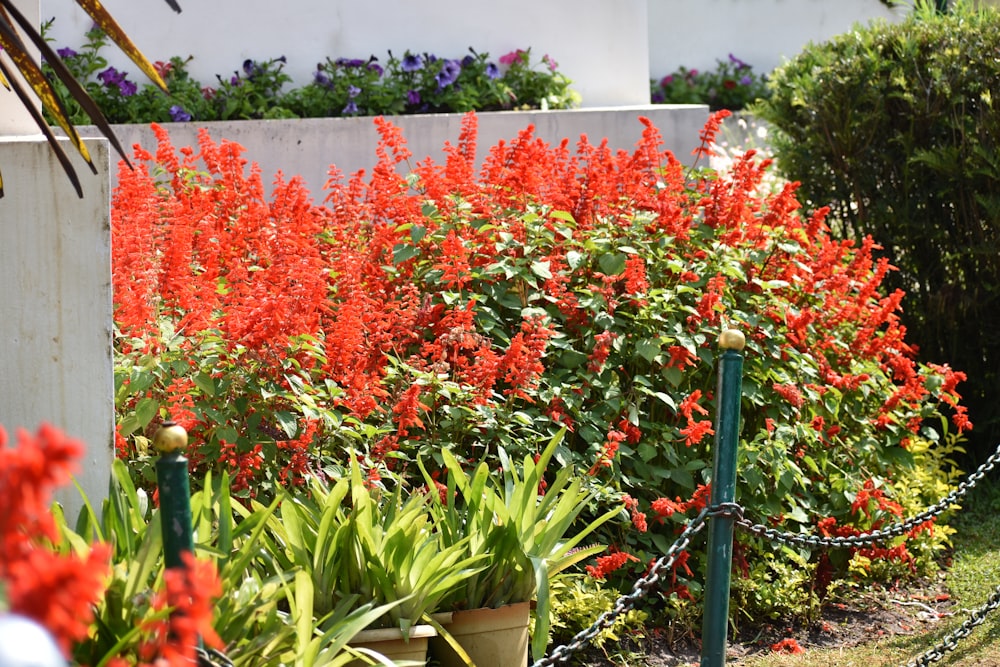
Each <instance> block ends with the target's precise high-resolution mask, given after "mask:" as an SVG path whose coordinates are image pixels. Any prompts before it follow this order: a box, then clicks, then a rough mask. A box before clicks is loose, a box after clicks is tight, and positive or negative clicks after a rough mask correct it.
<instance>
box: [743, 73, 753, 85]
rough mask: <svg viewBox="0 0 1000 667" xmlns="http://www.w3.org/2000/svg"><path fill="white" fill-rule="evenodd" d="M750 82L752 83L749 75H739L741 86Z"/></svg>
mask: <svg viewBox="0 0 1000 667" xmlns="http://www.w3.org/2000/svg"><path fill="white" fill-rule="evenodd" d="M751 83H753V79H752V78H751V77H750V76H748V75H745V76H743V77H740V85H741V86H749V85H750V84H751Z"/></svg>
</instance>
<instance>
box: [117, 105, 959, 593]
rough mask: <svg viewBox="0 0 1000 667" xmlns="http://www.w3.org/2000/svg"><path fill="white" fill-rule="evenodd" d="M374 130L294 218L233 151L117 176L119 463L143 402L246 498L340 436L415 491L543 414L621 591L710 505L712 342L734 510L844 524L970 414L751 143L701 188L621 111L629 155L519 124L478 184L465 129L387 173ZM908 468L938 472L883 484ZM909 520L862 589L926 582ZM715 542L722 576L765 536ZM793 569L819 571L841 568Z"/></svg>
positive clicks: (933, 462)
mask: <svg viewBox="0 0 1000 667" xmlns="http://www.w3.org/2000/svg"><path fill="white" fill-rule="evenodd" d="M725 113H726V112H723V113H720V114H717V115H715V116H713V117H712V119H711V120H710V122H709V124H708V125H707V126H706V128H705V130H704V133H703V135H702V139H703V143H702V146H701V147H700V148H699V149H698V151H696V152H697V153H698V155H699V156H703V155H704V154H707V153H709V152H710V149H709V148H708V146H709V145H710V144H711V142H712V141H713V139H714V136H715V134H716V132H717V131H718V129H719V124H720V122H721V120H722V118H723V117H724V116H725ZM375 123H376V124H377V126H378V128H379V131H380V133H381V137H382V139H381V142H380V144H379V147H378V149H377V153H378V156H379V162H378V165H377V166H376V167H375V168H374V169H373V171H372V173H371V174H370V175H368V176H366V175H365V174H357V175H355V176H353V177H351V178H350V179H347V180H345V179H344V178H343V177H342V175H340V174H339V172H337V170H336V169H333V170H332V173H331V178H330V181H329V182H328V184H327V195H326V199H325V202H324V205H322V206H316V205H313V204H312V203H311V202H310V199H309V198H308V194H307V193H306V192H305V191H304V189H303V187H302V185H301V183H300V181H298V180H297V179H294V178H293V179H291V180H290V181H287V182H286V181H284V179H282V178H280V177H279V178H277V179H276V180H275V183H274V185H273V190H272V194H271V195H270V196H268V195H265V189H264V185H263V182H262V179H261V175H260V173H259V170H256V169H251V170H250V172H249V174H248V173H247V172H246V170H245V161H244V160H243V158H242V157H241V154H240V153H241V149H240V147H239V146H237V145H235V144H232V143H227V142H223V143H222V144H221V145H217V144H215V143H214V142H212V140H211V139H210V137H209V136H208V134H207V133H205V132H202V133H201V135H200V141H199V145H198V147H197V148H196V149H184V150H182V151H181V153H180V155H178V154H177V151H176V150H175V149H174V148H173V147H172V146H171V145H170V144H169V138H168V136H167V135H166V133H165V132H164V131H163V130H162V129H161V128H156V132H157V136H158V138H159V142H160V143H159V147H158V149H157V151H156V153H155V155H154V154H151V153H148V152H145V151H142V150H139V151H138V152H137V155H136V157H137V162H138V163H139V164H140V165H141V166H140V167H139V168H138V169H137V170H136V171H135V172H132V171H127V170H123V171H122V172H121V175H120V180H119V188H118V190H117V192H116V194H115V200H114V207H113V216H112V224H113V233H114V234H115V239H116V241H115V244H114V281H115V300H116V308H117V310H116V315H115V319H116V323H117V326H118V329H119V331H120V336H119V337H118V338H117V340H116V378H117V391H118V394H117V400H118V406H119V423H118V448H119V454H120V455H121V456H123V457H125V458H128V459H130V460H134V461H137V462H138V463H139V464H143V463H144V462H147V461H148V454H147V446H148V440H147V436H146V432H147V429H148V428H149V427H150V425H152V424H155V423H156V421H157V420H159V419H161V418H163V417H164V416H165V415H167V414H169V415H170V416H171V417H173V418H174V419H176V420H178V421H180V422H181V423H182V424H183V425H184V426H185V427H187V428H188V430H189V432H190V433H191V434H192V454H191V457H192V461H193V467H194V468H195V470H196V471H204V470H228V471H229V472H230V473H231V475H232V476H233V479H234V487H235V486H236V483H237V480H238V481H239V484H240V488H241V489H242V492H243V493H244V494H246V495H256V496H257V497H265V496H268V495H269V494H270V491H269V489H272V488H273V486H274V485H275V484H293V485H294V484H295V483H296V482H298V481H299V480H301V479H302V478H303V476H305V475H309V474H322V473H323V472H324V471H325V470H333V469H337V468H342V467H343V465H344V462H345V461H346V460H347V453H346V452H347V450H351V451H356V452H358V453H359V455H360V456H361V458H362V459H363V461H364V464H365V466H366V469H367V474H368V479H369V482H370V483H372V484H377V483H384V484H390V483H392V482H391V480H390V479H389V476H388V475H387V474H386V473H387V472H388V471H393V472H395V473H398V474H401V475H403V476H409V477H410V479H411V480H412V481H413V483H414V484H417V485H420V486H422V485H423V482H422V480H419V478H416V477H415V476H414V465H413V463H414V461H415V460H416V458H417V457H418V456H421V457H422V458H423V459H424V460H426V461H429V462H430V461H437V462H438V463H439V464H440V462H441V455H440V449H441V448H442V447H448V448H449V449H451V450H452V451H453V452H455V453H456V454H457V455H458V456H459V457H460V458H463V459H468V460H475V461H480V460H483V461H486V462H487V463H488V464H489V465H490V466H491V467H494V468H495V467H499V466H501V465H502V461H501V460H500V458H499V457H498V454H497V452H498V451H499V448H501V447H502V448H503V450H504V451H506V452H507V453H509V454H510V455H511V456H524V455H526V454H533V453H536V448H537V447H538V443H539V442H541V440H542V438H543V437H547V436H551V434H553V433H555V432H557V431H558V430H560V429H561V428H563V427H565V428H566V429H568V432H567V436H566V438H565V440H564V441H563V444H562V445H561V446H560V448H559V449H558V450H557V454H556V457H557V459H558V460H560V461H561V462H563V463H573V464H576V465H577V466H578V468H579V469H582V470H589V471H590V475H589V476H588V478H589V483H591V484H593V485H595V486H596V487H598V488H599V489H600V491H601V494H602V495H601V498H602V501H603V502H604V503H608V502H612V503H618V504H620V505H621V506H622V509H623V512H622V521H620V522H619V523H617V524H615V526H614V527H613V528H610V529H608V528H607V525H606V526H605V529H603V534H602V535H601V536H600V539H601V540H602V541H607V542H608V543H609V544H611V545H613V547H614V549H613V551H612V554H613V555H614V558H611V557H606V558H605V559H604V560H602V561H598V562H597V563H595V564H593V565H591V568H592V571H593V572H594V573H595V575H596V576H599V577H603V578H606V579H608V580H609V581H610V580H611V579H613V578H615V577H626V578H630V577H633V576H634V575H635V574H636V573H637V572H641V571H642V570H643V569H644V568H645V567H646V564H647V563H648V562H649V560H650V558H652V557H653V556H654V555H655V554H657V553H662V551H664V550H665V549H666V547H667V546H668V545H669V544H670V542H671V541H672V540H673V536H674V534H675V532H676V530H677V527H678V525H679V524H680V523H681V522H682V521H683V520H684V518H685V515H688V514H689V513H693V512H697V511H698V510H700V509H701V508H703V507H704V506H705V504H706V502H707V500H708V492H709V486H708V483H709V481H710V479H709V475H710V465H709V459H710V454H711V451H710V445H711V436H712V435H713V429H714V424H713V419H714V415H715V405H714V391H715V370H714V358H715V350H714V345H715V340H716V338H717V336H718V333H719V331H720V330H721V329H722V328H724V327H734V328H737V329H740V330H741V331H743V332H744V333H745V334H746V336H747V349H746V361H745V364H744V368H745V377H744V383H743V415H744V424H743V426H742V442H741V448H740V462H739V480H738V489H739V500H740V502H741V503H742V504H744V506H745V507H747V509H748V512H749V513H750V514H751V516H752V517H754V518H758V519H760V520H766V521H769V522H770V523H771V524H772V525H776V526H780V527H781V528H782V529H785V530H791V531H796V532H816V531H817V530H826V531H837V530H865V529H868V528H871V527H874V526H877V525H882V523H884V522H885V521H887V520H889V519H890V518H891V517H890V516H889V515H891V514H894V513H895V507H896V505H894V504H892V503H895V504H898V505H899V506H900V507H902V508H903V510H904V511H905V512H907V513H912V511H914V510H915V509H917V508H920V509H922V508H923V506H924V505H925V504H927V503H929V502H930V501H933V500H937V496H936V495H934V494H936V492H937V491H938V490H939V487H940V486H941V485H943V486H945V487H947V481H948V477H947V472H948V464H947V461H946V460H945V459H944V458H942V457H941V456H938V455H936V454H934V453H933V452H934V450H933V449H928V447H927V443H928V442H929V439H932V438H938V437H939V436H938V435H937V433H936V432H935V431H933V430H931V429H930V428H928V424H929V425H936V424H937V423H938V422H939V421H940V416H941V415H942V414H947V415H950V416H951V418H952V421H953V424H954V426H953V431H954V433H957V434H960V433H961V432H962V431H964V430H966V429H968V428H969V427H970V424H969V423H968V420H967V418H966V415H965V410H964V407H963V406H962V405H961V404H960V403H959V398H960V397H959V394H958V392H957V384H958V382H959V381H960V380H961V379H962V375H961V374H960V373H956V372H954V371H953V370H951V369H950V368H949V367H947V366H945V365H935V364H931V365H922V364H918V363H916V362H915V361H914V359H913V355H912V350H911V349H910V348H909V346H908V345H907V344H906V342H905V331H904V330H903V328H902V327H901V326H900V325H899V321H898V310H899V303H900V300H901V298H902V293H901V292H894V293H892V294H883V293H882V292H880V289H879V287H880V284H881V281H882V279H883V278H884V276H885V275H886V273H887V272H888V271H889V270H890V267H889V265H888V263H887V262H885V261H881V260H876V259H875V258H874V257H873V250H874V247H875V246H874V243H873V242H872V241H871V240H870V239H866V240H864V241H863V242H861V243H860V244H859V245H857V246H855V245H853V244H852V243H850V242H846V241H839V242H838V241H834V240H832V239H831V238H830V236H829V234H828V230H827V227H826V224H825V222H824V215H825V213H826V211H825V210H822V209H821V210H819V211H815V212H813V213H811V214H808V215H804V214H802V213H800V211H799V208H800V207H799V204H798V202H797V201H796V199H795V189H796V184H793V183H786V184H784V186H783V187H781V188H780V189H777V190H773V191H772V190H771V189H769V188H761V187H760V185H761V181H762V179H763V178H764V177H765V174H766V173H767V167H768V163H767V161H763V162H761V161H758V160H757V159H756V157H755V154H754V153H753V151H750V152H748V153H746V154H745V155H744V156H742V158H740V159H738V160H737V161H736V162H735V163H734V164H733V165H732V168H731V169H730V171H729V172H728V173H726V174H718V173H716V172H714V171H711V170H698V169H691V168H685V166H684V165H682V164H681V163H680V162H679V161H678V160H677V158H676V157H675V156H673V155H672V154H671V153H669V152H667V151H664V150H662V148H661V140H660V136H659V133H658V132H657V130H656V129H655V128H654V127H653V126H652V125H651V124H650V123H649V122H648V121H646V120H643V123H644V124H645V130H644V133H643V138H642V140H641V141H640V142H639V143H638V145H637V147H636V149H635V151H634V152H632V153H628V152H619V153H613V152H612V151H611V150H610V149H608V148H607V146H606V145H604V144H599V145H594V144H591V143H590V142H589V141H587V139H586V138H585V137H584V138H582V139H581V140H580V142H579V144H578V145H577V146H576V148H575V150H571V149H570V147H569V144H568V142H565V141H564V142H563V143H562V144H560V145H558V146H549V145H547V144H545V143H544V142H542V141H541V140H540V139H538V138H536V137H534V136H533V133H532V129H531V128H527V129H525V130H524V131H523V132H521V133H520V134H519V135H518V136H517V137H516V138H514V139H513V140H511V141H509V142H501V143H499V144H497V145H496V146H493V147H492V148H491V149H490V150H489V152H488V154H487V155H486V157H485V159H484V160H483V163H482V167H481V169H480V170H479V171H478V172H477V169H476V167H475V165H476V159H475V154H476V117H475V115H473V114H470V115H468V116H467V117H466V119H465V121H464V127H463V131H462V133H461V136H460V137H459V141H458V144H457V145H449V146H448V147H447V150H446V152H447V159H446V160H445V162H444V163H443V164H436V163H434V162H433V161H431V160H424V161H422V162H420V163H419V165H418V166H417V168H416V169H415V170H414V171H413V172H412V173H408V174H401V173H399V172H398V171H397V167H398V166H399V165H400V164H401V163H403V162H404V161H406V160H407V159H408V158H409V157H410V155H409V152H408V150H407V149H406V146H405V142H404V140H403V137H402V136H401V133H400V131H399V130H398V128H396V127H394V126H393V125H391V124H390V123H388V122H386V121H385V120H383V119H376V120H375ZM149 162H154V163H155V169H152V170H151V169H150V168H149V167H148V166H144V165H146V164H147V163H149ZM382 478H385V479H382ZM924 479H929V480H934V481H935V483H936V484H930V485H927V486H924V485H915V484H912V483H911V482H913V481H914V480H924ZM937 483H939V484H937ZM859 499H860V500H859ZM880 503H881V504H880ZM608 525H610V524H608ZM928 527H929V526H924V527H921V529H918V530H915V531H913V533H912V534H911V535H908V536H904V537H902V538H900V539H899V540H898V541H897V542H896V543H893V544H891V545H889V551H887V552H886V553H885V554H883V555H882V558H883V561H884V562H885V563H888V564H890V565H892V564H895V568H892V569H883V570H881V571H880V572H879V574H881V575H883V576H898V575H900V574H906V573H909V572H911V571H913V569H917V570H919V569H926V568H927V567H928V566H929V565H930V562H931V557H932V556H933V554H934V550H935V549H937V548H940V547H941V545H942V543H943V541H945V540H946V532H945V531H930V530H927V529H926V528H928ZM740 539H741V540H746V542H745V543H741V544H740V545H738V546H739V550H738V555H739V558H740V560H739V561H738V562H739V563H740V567H741V568H742V569H743V570H744V571H745V572H749V571H750V569H749V567H750V566H751V565H752V564H753V563H754V562H755V561H756V560H757V559H759V558H761V554H762V553H767V552H769V549H768V548H767V547H766V546H764V545H761V544H759V543H758V542H756V541H755V540H754V539H752V538H751V539H747V538H744V537H740ZM615 554H626V555H615ZM701 558H702V556H701V555H700V552H698V551H695V550H692V551H691V552H690V553H684V554H681V557H680V558H679V559H678V562H677V567H676V569H675V572H674V573H673V574H672V576H670V577H667V578H665V581H664V582H663V584H662V586H663V588H662V590H661V591H660V592H661V603H662V604H664V605H666V606H668V607H669V608H671V609H679V608H680V607H683V605H685V604H688V601H690V600H697V599H698V597H699V588H698V586H697V584H696V583H695V582H694V581H693V579H694V578H693V577H691V573H692V572H693V571H696V570H697V567H698V566H696V563H695V562H696V561H698V560H700V559H701ZM816 559H817V561H814V562H810V564H809V565H810V567H811V568H814V571H815V572H816V577H817V583H823V582H822V581H819V579H818V577H819V576H820V572H822V576H823V577H826V578H827V579H826V581H828V578H829V577H831V576H842V575H844V574H845V573H846V571H847V569H846V568H847V566H846V564H842V563H840V564H838V563H823V564H822V566H823V567H820V564H819V562H818V559H819V556H818V555H817V556H816ZM855 562H857V561H855ZM615 567H622V569H621V570H618V571H617V572H615V571H614V568H615ZM820 588H821V587H820ZM661 603H656V604H661Z"/></svg>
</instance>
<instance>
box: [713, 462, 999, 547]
mask: <svg viewBox="0 0 1000 667" xmlns="http://www.w3.org/2000/svg"><path fill="white" fill-rule="evenodd" d="M998 462H1000V446H998V447H997V449H996V451H994V452H993V454H992V455H991V456H990V457H989V458H988V459H986V461H985V462H984V463H983V464H982V465H981V466H979V468H978V469H977V470H976V471H975V472H974V473H972V474H971V475H969V476H968V478H966V479H965V480H964V481H963V482H961V483H960V484H959V485H958V486H957V487H955V490H954V491H952V492H951V493H949V494H948V495H947V496H945V497H944V499H943V500H941V502H939V503H937V504H936V505H933V506H931V507H928V508H927V509H926V510H924V511H923V512H920V513H919V514H916V515H915V516H913V517H911V518H910V519H907V520H906V521H903V522H901V523H896V524H892V525H890V526H887V527H885V528H881V529H877V530H872V531H868V532H865V533H860V534H858V535H850V536H848V537H820V536H818V535H803V534H801V533H788V532H782V531H779V530H775V529H774V528H768V527H767V526H764V525H762V524H759V523H758V524H755V523H753V522H751V521H750V520H749V519H746V518H744V517H743V516H742V508H739V506H736V509H735V510H733V512H734V513H735V514H737V519H736V525H737V526H739V527H740V528H742V529H744V530H746V531H749V532H750V533H753V534H754V535H756V536H758V537H762V538H764V539H766V540H770V541H772V542H779V543H783V544H786V545H790V546H798V547H858V546H864V545H868V544H876V543H878V542H882V541H885V540H887V539H891V538H893V537H899V536H900V535H903V534H904V533H908V532H910V531H911V530H913V529H914V528H916V527H917V526H920V525H921V524H923V523H925V522H927V521H929V520H931V519H934V518H936V517H938V516H940V515H941V514H943V513H944V512H945V510H947V509H948V508H949V507H951V506H952V505H954V504H955V503H957V502H958V501H959V500H961V499H962V498H964V497H965V495H966V494H967V493H968V492H969V491H971V490H972V489H974V488H975V486H976V484H978V483H979V482H980V481H981V480H982V479H983V477H985V476H986V473H988V472H990V471H991V470H993V468H994V467H995V466H996V465H997V463H998Z"/></svg>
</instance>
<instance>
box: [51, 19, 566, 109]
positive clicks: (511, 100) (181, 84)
mask: <svg viewBox="0 0 1000 667" xmlns="http://www.w3.org/2000/svg"><path fill="white" fill-rule="evenodd" d="M106 44H107V37H106V35H105V34H104V33H103V32H102V31H101V30H99V29H97V28H94V29H92V30H91V31H89V32H88V33H87V41H86V43H85V44H84V45H83V46H82V47H80V49H79V50H76V49H72V48H60V49H58V51H57V53H58V55H59V57H60V58H61V59H62V60H63V62H64V63H65V64H66V66H67V67H68V68H69V70H70V72H72V73H73V75H74V76H75V77H76V78H77V80H79V81H81V82H84V87H85V88H86V90H87V92H88V93H89V94H90V96H91V97H92V98H94V100H95V101H96V102H97V104H98V106H99V107H100V108H101V110H102V111H103V112H104V114H105V116H107V118H108V120H109V121H110V122H112V123H150V122H160V123H163V122H188V121H192V120H198V121H211V120H234V119H251V118H325V117H333V116H374V115H382V114H385V115H397V114H414V113H436V112H455V111H471V110H478V111H493V110H503V109H566V108H570V107H573V106H576V105H577V104H578V103H579V96H578V95H577V94H576V93H575V92H574V91H572V90H570V87H569V86H570V83H571V81H570V80H569V79H567V78H566V77H565V76H564V75H563V74H562V73H560V72H559V71H558V70H557V67H558V65H557V64H556V62H555V60H553V59H552V58H551V57H550V56H549V55H547V54H546V55H544V56H542V59H541V62H540V63H538V64H532V62H531V50H530V49H528V50H521V49H518V50H516V51H512V52H511V53H508V54H506V55H504V56H501V57H500V59H499V63H497V62H494V61H492V60H490V59H489V56H488V54H484V53H476V52H475V51H473V50H472V49H470V50H469V51H470V54H469V55H466V56H465V57H462V58H438V57H437V56H435V55H433V54H429V53H422V54H414V53H410V52H409V51H407V52H405V53H404V55H403V57H402V58H397V57H396V56H393V55H392V53H391V52H390V53H389V54H388V59H387V60H385V61H384V63H383V62H380V61H379V59H378V58H376V57H375V56H371V57H370V58H368V59H367V60H361V59H349V58H337V59H336V60H333V59H330V58H328V59H327V60H326V62H325V63H320V64H319V65H317V70H316V73H315V76H314V80H313V81H312V82H311V83H309V84H307V85H305V86H303V87H300V88H292V89H288V90H286V87H287V85H288V84H289V83H291V77H289V76H288V75H287V74H286V73H285V72H284V71H283V67H284V65H285V63H286V59H285V57H284V56H282V57H280V58H274V59H271V60H266V61H255V60H246V61H245V62H244V63H243V65H242V66H241V67H240V69H238V70H236V71H234V72H233V73H232V75H230V76H226V77H223V76H219V75H217V76H216V79H217V81H216V82H215V83H214V84H213V85H211V86H208V85H204V84H202V83H200V82H198V81H196V80H194V79H192V78H191V76H190V74H189V73H188V72H187V69H186V66H187V63H188V62H190V61H191V59H192V58H191V57H188V58H187V59H182V58H179V57H173V58H171V59H170V60H169V61H166V62H163V61H159V62H157V63H155V66H156V68H157V71H158V73H159V74H160V76H161V77H162V78H163V79H164V81H165V82H166V84H167V88H168V89H169V91H170V95H169V96H167V95H164V94H163V93H162V91H160V90H159V89H158V88H156V87H154V86H152V85H150V84H144V85H142V86H141V87H140V86H139V85H138V84H137V83H135V82H134V81H132V80H130V79H129V78H128V73H127V72H122V71H119V70H117V69H116V68H114V67H109V66H108V63H107V61H106V60H105V59H104V58H103V57H102V56H101V54H100V52H101V50H102V49H103V48H104V46H105V45H106ZM59 85H60V84H56V87H57V89H58V87H59ZM63 99H64V100H65V99H66V96H65V95H64V96H63ZM67 106H68V110H69V118H70V119H71V120H72V122H74V123H87V122H90V121H89V117H88V116H86V114H85V113H84V112H83V111H82V109H80V108H78V107H77V106H75V103H73V102H72V101H69V102H67Z"/></svg>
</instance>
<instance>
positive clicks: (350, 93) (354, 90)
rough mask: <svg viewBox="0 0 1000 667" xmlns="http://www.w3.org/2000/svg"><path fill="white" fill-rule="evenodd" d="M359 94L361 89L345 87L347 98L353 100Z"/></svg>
mask: <svg viewBox="0 0 1000 667" xmlns="http://www.w3.org/2000/svg"><path fill="white" fill-rule="evenodd" d="M360 94H361V89H360V88H358V87H357V86H348V87H347V96H348V97H349V98H352V99H353V98H355V97H357V96H358V95H360Z"/></svg>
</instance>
